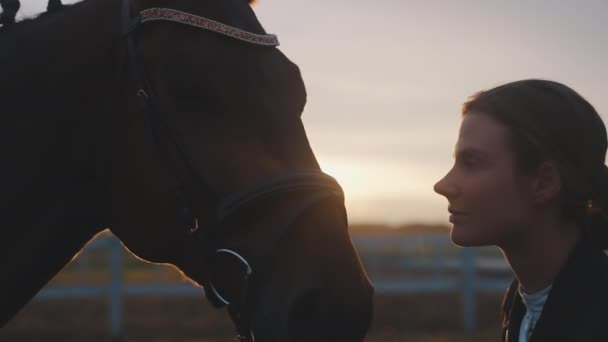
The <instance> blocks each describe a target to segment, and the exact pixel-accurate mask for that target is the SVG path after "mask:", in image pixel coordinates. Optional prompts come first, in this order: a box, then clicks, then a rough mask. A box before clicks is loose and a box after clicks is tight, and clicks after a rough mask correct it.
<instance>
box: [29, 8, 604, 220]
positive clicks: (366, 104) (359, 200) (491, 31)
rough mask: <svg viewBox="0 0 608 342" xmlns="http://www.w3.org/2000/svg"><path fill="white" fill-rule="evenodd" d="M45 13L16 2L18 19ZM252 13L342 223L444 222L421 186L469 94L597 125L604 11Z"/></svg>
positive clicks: (438, 202)
mask: <svg viewBox="0 0 608 342" xmlns="http://www.w3.org/2000/svg"><path fill="white" fill-rule="evenodd" d="M73 2H74V1H69V2H66V3H73ZM45 7H46V1H40V0H30V1H28V0H23V1H22V9H21V11H20V13H19V16H18V18H23V17H29V16H32V15H35V14H36V13H39V12H41V11H43V10H44V8H45ZM254 10H255V12H256V14H257V16H258V18H259V19H260V22H261V23H262V25H263V26H264V27H265V29H266V30H267V31H268V32H269V33H274V34H277V35H278V37H279V40H280V42H281V46H280V47H279V49H281V51H283V52H284V53H285V54H286V55H287V56H288V57H289V58H290V59H291V60H293V61H294V62H295V63H296V64H298V66H299V67H300V69H301V71H302V74H303V78H304V82H305V84H306V86H307V91H308V104H307V106H306V108H305V112H304V115H303V121H304V124H305V127H306V131H307V135H308V137H309V140H310V143H311V146H312V147H313V150H314V152H315V154H316V156H317V159H318V160H319V162H320V164H321V167H322V168H323V170H325V171H326V172H327V173H329V174H330V175H332V176H334V177H335V178H337V180H338V181H339V182H340V183H341V184H342V186H343V188H344V191H345V194H346V198H347V209H348V213H349V217H350V220H351V222H353V223H366V222H377V223H380V224H387V225H393V226H395V225H399V224H403V223H408V222H420V223H431V224H435V223H442V224H448V222H447V216H448V214H447V201H446V200H445V199H444V198H443V197H440V196H439V195H437V194H435V193H434V192H433V190H432V186H433V184H434V183H435V182H436V181H437V180H439V179H440V178H441V177H443V175H444V174H445V173H446V172H447V171H448V170H449V169H450V167H451V165H452V161H453V160H452V152H453V148H454V144H455V142H456V137H457V133H458V127H459V122H460V114H459V110H460V106H461V104H462V103H463V102H464V101H465V100H466V99H467V97H468V96H470V95H472V94H474V93H475V92H477V91H479V90H482V89H488V88H491V87H494V86H497V85H499V84H502V83H506V82H510V81H514V80H518V79H525V78H544V79H552V80H555V81H558V82H562V83H564V84H566V85H568V86H570V87H572V88H573V89H575V90H576V91H578V92H579V93H580V94H581V95H583V96H584V97H585V98H586V99H588V100H589V102H590V103H591V104H593V105H594V107H595V108H596V109H597V110H598V112H599V113H600V115H601V116H602V119H603V120H604V122H606V120H607V116H606V113H607V111H608V96H605V92H606V90H605V89H606V86H605V84H606V81H607V80H608V25H605V23H607V22H608V2H606V1H602V0H588V1H585V2H580V3H576V5H574V4H573V3H572V2H569V1H565V0H561V1H553V0H542V1H537V2H534V3H530V2H527V1H524V0H515V1H509V2H504V1H498V0H492V1H487V0H483V1H482V0H463V1H460V2H458V3H455V2H449V3H445V2H440V1H427V2H423V3H422V2H414V1H397V0H383V1H379V2H374V3H372V2H369V1H348V2H347V1H345V0H323V1H321V0H311V1H305V2H303V1H295V0H258V1H257V3H256V4H255V5H254Z"/></svg>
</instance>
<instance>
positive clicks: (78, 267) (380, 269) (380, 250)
mask: <svg viewBox="0 0 608 342" xmlns="http://www.w3.org/2000/svg"><path fill="white" fill-rule="evenodd" d="M354 242H355V245H356V247H357V249H358V250H359V253H360V254H361V257H362V260H363V263H364V264H365V267H366V269H367V271H368V273H369V275H370V277H371V278H372V281H373V283H374V286H375V288H376V293H421V292H433V293H436V292H460V293H461V297H462V303H463V305H462V308H463V315H462V316H463V324H464V327H465V329H466V330H467V331H473V330H475V328H476V324H477V322H476V318H477V312H476V305H477V304H476V294H477V293H478V292H480V291H504V289H505V288H506V287H507V286H508V283H509V281H510V277H511V276H510V273H509V272H508V268H507V267H506V265H505V263H504V261H502V258H501V257H500V255H498V254H497V253H496V252H495V251H490V250H479V251H476V250H473V249H460V248H457V247H455V246H453V245H452V244H451V243H450V242H449V239H448V238H447V236H411V237H362V238H355V239H354ZM94 250H97V253H99V252H100V251H101V252H104V253H107V257H108V259H107V261H104V262H106V263H109V265H104V266H105V267H104V269H109V281H108V282H107V283H104V284H103V285H98V284H90V283H88V282H82V283H81V282H75V283H74V282H72V283H70V284H64V285H49V286H47V287H45V288H44V289H42V290H41V291H40V292H39V293H38V295H37V296H36V298H35V299H36V300H52V299H61V298H78V297H105V298H106V302H107V304H108V307H109V310H108V312H109V315H110V317H109V322H110V327H109V329H110V332H111V334H112V336H115V337H118V336H121V335H122V332H123V317H122V314H123V308H122V304H123V298H124V297H125V296H146V295H162V296H191V295H192V296H204V291H203V290H202V289H201V288H199V287H196V286H193V285H190V284H186V283H167V282H166V281H161V280H160V278H159V279H158V281H155V280H154V279H153V280H152V281H149V282H146V283H145V284H130V283H126V282H125V281H124V280H123V272H124V269H125V265H124V258H123V256H124V254H125V253H127V252H126V251H125V250H124V249H123V247H122V244H121V243H120V241H118V240H117V239H116V238H114V237H113V236H112V235H110V234H104V235H102V236H100V237H98V238H97V239H96V240H94V241H92V242H91V243H89V244H88V245H87V247H86V248H85V250H84V251H83V252H82V253H81V254H80V255H79V256H78V258H76V259H75V260H74V261H73V263H72V264H71V265H70V268H71V269H72V270H73V271H74V270H75V271H76V272H77V273H80V274H81V275H82V279H85V277H86V274H87V272H89V270H90V268H91V265H90V264H91V263H90V261H91V260H90V254H91V252H92V251H94ZM160 268H161V266H158V267H155V269H157V270H160ZM106 272H107V271H106Z"/></svg>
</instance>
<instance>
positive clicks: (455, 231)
mask: <svg viewBox="0 0 608 342" xmlns="http://www.w3.org/2000/svg"><path fill="white" fill-rule="evenodd" d="M484 238H485V237H484V236H483V235H481V234H476V233H475V230H474V229H467V227H463V226H461V225H456V224H455V225H454V226H453V227H452V231H451V232H450V240H452V242H453V243H454V244H455V245H457V246H460V247H477V246H486V245H488V242H487V241H485V239H484Z"/></svg>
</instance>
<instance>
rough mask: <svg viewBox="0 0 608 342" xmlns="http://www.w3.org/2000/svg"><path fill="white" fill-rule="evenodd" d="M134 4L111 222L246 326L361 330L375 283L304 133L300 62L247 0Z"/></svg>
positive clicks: (272, 337)
mask: <svg viewBox="0 0 608 342" xmlns="http://www.w3.org/2000/svg"><path fill="white" fill-rule="evenodd" d="M125 3H126V4H128V2H125ZM124 11H125V12H124V13H127V12H128V13H129V14H128V15H127V14H125V15H124V19H123V24H124V25H123V27H124V28H125V34H126V35H127V37H128V38H127V45H128V44H131V47H130V48H127V50H126V51H125V54H124V56H125V59H127V60H128V61H129V62H128V63H127V66H126V68H127V69H129V70H131V73H130V77H129V79H128V82H127V84H126V86H125V88H124V90H125V95H124V98H125V99H126V106H125V108H126V109H125V112H124V113H123V112H122V111H117V113H120V114H119V118H122V119H119V120H122V121H123V123H122V124H119V125H117V126H118V127H123V130H122V133H121V134H119V135H118V137H119V138H118V139H117V140H116V141H117V144H116V146H117V148H116V156H117V158H118V160H119V162H117V163H115V164H114V165H116V166H117V169H115V170H114V172H112V173H111V174H112V175H113V176H114V177H115V181H112V182H109V184H114V186H113V187H112V189H111V195H110V198H109V200H108V203H112V204H113V205H112V206H111V212H112V213H113V214H112V220H111V221H110V222H109V224H108V225H109V227H110V228H111V230H112V231H113V233H114V234H115V235H117V236H118V237H119V238H120V239H121V240H122V241H123V242H124V243H125V245H126V246H127V247H128V248H129V249H130V250H131V251H132V252H134V253H135V254H137V255H138V256H140V257H142V258H144V259H146V260H149V261H152V262H160V263H170V264H173V265H175V266H177V267H178V268H179V269H180V270H182V271H183V272H184V273H185V274H186V276H188V277H189V278H191V279H193V280H194V281H195V282H197V283H199V284H202V285H203V286H204V287H205V289H206V292H207V294H208V296H209V297H210V298H211V299H212V302H213V303H214V304H216V305H218V306H222V305H228V307H229V312H230V313H231V316H232V318H233V320H234V321H235V323H236V325H237V329H238V330H239V333H240V335H241V336H245V335H248V334H249V333H251V332H252V333H253V335H255V336H256V339H257V340H260V341H300V340H302V341H304V340H314V341H326V340H327V341H333V340H336V339H339V340H341V341H360V340H362V339H363V337H364V335H365V332H366V331H367V328H368V326H369V323H370V319H371V296H372V287H371V284H370V282H369V280H368V279H367V277H366V275H365V272H364V270H363V268H362V266H361V264H360V261H359V258H358V256H357V253H356V252H355V250H354V248H353V246H352V243H351V240H350V238H349V235H348V231H347V220H346V213H345V209H344V202H343V201H344V199H343V194H342V191H341V189H340V187H339V185H338V184H337V183H336V182H335V180H333V179H332V178H331V177H329V176H327V175H325V174H324V173H322V172H321V169H320V167H319V165H318V163H317V161H316V159H315V156H314V153H313V151H312V150H311V148H310V145H309V143H308V140H307V137H306V133H305V130H304V126H303V124H302V120H301V115H302V111H303V109H304V106H305V103H306V91H305V87H304V83H303V80H302V77H301V75H300V71H299V69H298V67H297V66H296V65H295V64H294V63H292V62H291V61H289V60H288V59H287V57H286V56H285V55H284V54H282V53H281V51H279V50H278V49H277V48H276V47H275V46H274V45H276V44H277V42H276V38H275V37H274V36H272V35H268V34H267V33H266V32H265V31H264V29H263V28H262V26H261V25H260V23H259V22H258V21H257V19H256V17H255V15H254V12H253V11H252V9H251V7H250V5H249V4H248V3H247V1H245V0H234V1H194V0H193V1H178V2H176V1H151V0H148V1H144V0H141V1H135V2H134V3H133V4H132V5H130V6H129V8H128V9H127V8H126V7H125V9H124ZM201 28H204V29H201Z"/></svg>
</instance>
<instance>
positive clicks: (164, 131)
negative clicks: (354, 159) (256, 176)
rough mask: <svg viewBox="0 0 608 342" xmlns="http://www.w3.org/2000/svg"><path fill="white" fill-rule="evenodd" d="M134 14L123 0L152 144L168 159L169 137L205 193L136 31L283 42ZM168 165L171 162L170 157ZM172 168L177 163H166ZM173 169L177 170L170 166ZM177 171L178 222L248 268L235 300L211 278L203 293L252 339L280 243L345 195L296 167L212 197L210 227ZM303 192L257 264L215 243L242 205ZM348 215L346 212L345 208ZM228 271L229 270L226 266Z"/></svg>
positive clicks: (206, 22)
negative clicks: (154, 26)
mask: <svg viewBox="0 0 608 342" xmlns="http://www.w3.org/2000/svg"><path fill="white" fill-rule="evenodd" d="M134 14H135V13H134V7H133V4H132V0H122V26H123V35H124V38H125V39H126V43H127V60H128V66H129V72H130V73H131V75H132V79H134V80H135V81H136V82H137V91H136V92H135V94H136V97H137V102H138V106H139V109H140V110H141V111H142V112H143V113H144V114H145V117H146V120H147V123H148V125H149V127H150V131H151V136H152V138H153V141H154V145H155V146H156V148H157V150H158V151H159V152H160V153H161V154H165V157H167V160H168V161H169V160H170V157H169V156H168V155H169V151H168V150H167V149H168V148H167V146H166V144H163V143H162V141H168V142H169V143H170V144H171V145H173V148H174V149H175V151H176V152H177V154H178V156H179V158H180V160H181V162H182V164H183V165H184V166H185V168H186V169H187V170H188V172H189V174H190V175H191V176H192V178H193V179H195V181H196V183H197V187H198V188H199V190H200V192H201V193H202V194H209V193H212V191H211V190H210V187H209V186H208V184H206V183H205V181H204V180H203V178H202V176H201V175H200V174H199V173H198V172H196V168H195V166H194V163H193V162H192V160H191V159H190V158H189V154H188V153H187V149H186V146H185V144H184V143H183V139H182V137H181V136H180V135H179V134H178V131H177V130H176V128H175V125H174V123H173V122H172V121H171V120H170V116H169V115H167V111H164V110H162V109H161V106H160V105H159V102H158V100H157V96H156V93H155V92H154V88H153V87H152V85H151V83H150V82H149V79H148V78H147V75H146V72H145V69H144V67H143V65H142V64H141V62H140V58H139V56H138V54H137V51H136V38H137V37H136V34H135V33H136V32H138V31H139V29H140V27H141V25H142V24H144V23H147V22H152V21H165V22H171V23H177V24H180V25H188V26H192V27H195V28H198V29H202V30H207V31H212V32H215V33H217V34H220V35H223V36H226V37H228V38H231V39H237V40H240V41H242V42H245V43H248V44H253V45H258V46H266V47H275V46H278V45H279V42H278V40H277V37H276V36H275V35H267V34H263V35H260V34H255V33H251V32H247V31H243V30H240V29H238V28H234V27H231V26H228V25H225V24H222V23H219V22H217V21H213V20H210V19H207V18H204V17H200V16H196V15H193V14H190V13H185V12H181V11H178V10H174V9H168V8H150V9H145V10H143V11H141V12H139V13H137V14H135V15H134ZM168 164H173V163H171V162H169V163H168ZM167 166H168V167H169V168H171V167H174V166H173V165H167ZM172 171H175V170H172ZM177 174H178V173H177V172H170V178H171V179H170V182H171V187H172V191H173V192H174V193H175V194H176V197H177V199H178V203H179V205H180V207H181V209H180V212H179V213H178V214H177V218H176V221H177V222H178V224H179V225H181V226H182V227H184V229H185V230H187V231H189V233H190V235H192V237H193V238H196V239H198V241H199V244H200V246H201V248H202V249H203V252H204V255H206V256H207V260H211V261H213V260H214V259H215V258H216V257H218V256H221V257H222V258H230V259H232V260H234V261H236V262H237V263H239V264H241V265H242V266H243V267H244V272H243V275H242V277H241V278H242V279H241V286H240V293H239V294H238V295H237V296H236V297H235V298H231V299H227V298H225V297H224V296H222V295H221V289H217V288H216V287H215V286H214V284H213V279H211V280H209V281H208V282H207V283H203V284H201V285H203V287H204V288H205V293H206V295H207V298H208V299H209V301H210V302H211V303H212V304H213V305H214V306H216V307H223V306H228V312H229V313H230V316H231V318H232V320H233V321H234V323H235V325H236V330H237V333H238V335H239V339H240V340H241V341H254V336H253V333H252V327H251V325H252V322H251V321H252V314H253V311H254V308H255V305H256V303H255V301H254V294H255V293H256V289H258V288H259V284H260V281H261V280H263V279H265V278H266V277H267V276H268V274H269V272H270V267H269V265H270V264H271V261H272V257H273V256H274V255H275V254H276V250H277V249H278V247H279V246H280V244H281V242H282V240H283V238H284V236H285V235H286V234H287V232H288V231H289V228H290V226H292V225H293V223H294V222H295V221H296V220H297V219H298V218H300V217H301V216H302V215H303V214H304V213H306V212H307V211H308V210H310V209H311V208H312V207H313V206H315V205H318V204H319V203H321V202H325V201H330V200H332V201H337V202H338V203H339V205H340V207H341V208H342V209H343V208H344V194H343V192H342V189H341V187H340V185H339V184H338V183H337V182H336V180H335V179H334V178H332V177H330V176H328V175H326V174H325V173H323V172H321V171H318V170H296V171H293V172H289V173H286V174H284V175H281V176H279V177H274V178H271V179H267V180H264V181H262V182H260V183H259V184H255V185H253V186H251V187H250V188H248V189H244V190H242V191H239V192H238V193H235V194H232V195H230V196H227V197H225V198H219V199H218V197H217V196H215V197H214V199H215V202H216V203H217V212H216V218H215V223H213V224H212V225H211V227H206V228H207V229H201V228H199V224H198V219H197V218H196V216H195V215H194V214H193V210H192V209H193V208H194V206H193V205H191V203H189V201H188V200H187V198H186V196H185V192H184V189H185V187H184V185H183V182H182V181H180V179H178V177H177ZM296 193H297V194H299V195H302V196H301V198H300V202H299V203H298V204H297V205H296V206H295V208H292V210H291V211H290V213H289V215H288V216H287V219H286V220H285V221H284V222H282V223H281V224H279V225H277V226H276V227H272V229H273V234H274V235H272V238H271V239H267V240H266V243H265V245H264V246H262V249H261V253H260V254H259V255H260V257H256V260H255V263H254V264H252V263H250V262H249V261H248V260H247V259H246V258H245V257H243V255H241V254H240V253H239V252H237V251H234V250H231V249H228V248H222V247H221V246H217V245H216V244H215V243H214V242H213V241H211V240H212V239H211V238H210V237H211V236H214V235H217V234H222V231H221V230H219V228H222V227H223V226H224V222H225V221H227V220H228V219H229V218H233V217H238V215H239V213H240V212H241V211H242V209H243V208H245V207H248V206H250V205H251V204H255V203H259V201H262V200H265V199H268V198H276V197H278V196H284V195H288V194H296ZM344 219H345V220H346V212H345V211H344ZM226 271H227V272H228V271H230V270H226Z"/></svg>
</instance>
